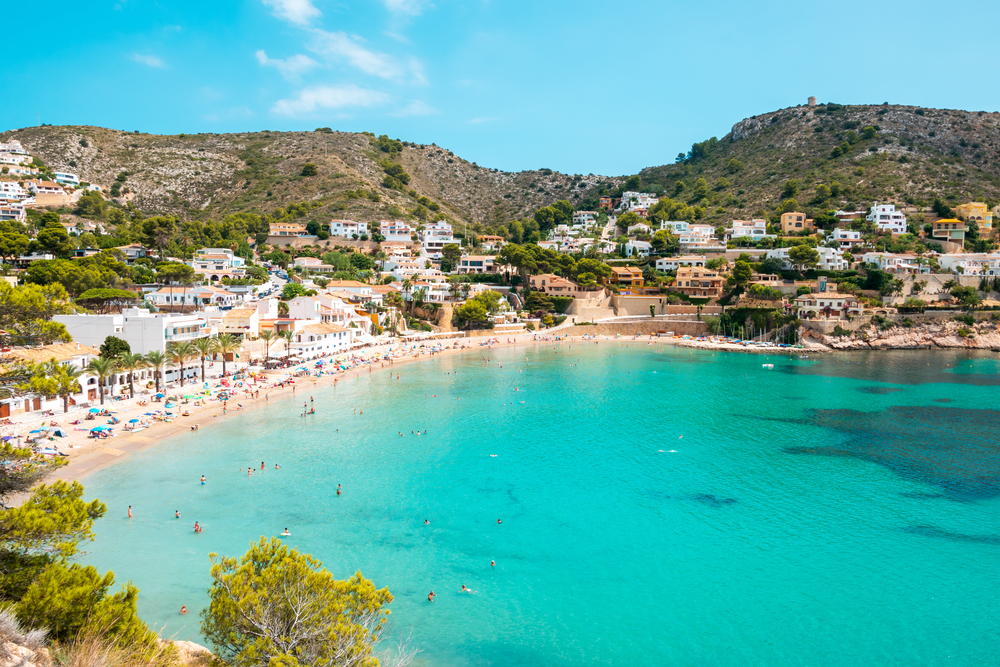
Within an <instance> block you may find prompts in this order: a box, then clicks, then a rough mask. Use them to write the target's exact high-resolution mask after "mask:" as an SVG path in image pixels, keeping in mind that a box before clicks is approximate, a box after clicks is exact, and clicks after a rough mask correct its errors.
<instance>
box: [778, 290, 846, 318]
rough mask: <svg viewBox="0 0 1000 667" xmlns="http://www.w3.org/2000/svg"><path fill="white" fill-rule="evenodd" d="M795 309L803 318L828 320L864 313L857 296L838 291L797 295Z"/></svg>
mask: <svg viewBox="0 0 1000 667" xmlns="http://www.w3.org/2000/svg"><path fill="white" fill-rule="evenodd" d="M795 311H796V313H797V314H798V316H799V317H800V318H802V319H807V318H808V319H827V320H830V319H832V320H842V319H846V318H850V317H857V316H859V315H861V314H862V313H863V310H862V308H861V302H860V301H858V298H857V297H856V296H854V295H852V294H838V293H837V292H816V293H815V294H803V295H802V296H799V297H796V298H795Z"/></svg>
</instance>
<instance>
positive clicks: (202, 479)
mask: <svg viewBox="0 0 1000 667" xmlns="http://www.w3.org/2000/svg"><path fill="white" fill-rule="evenodd" d="M201 483H202V484H204V483H205V476H204V475H202V476H201Z"/></svg>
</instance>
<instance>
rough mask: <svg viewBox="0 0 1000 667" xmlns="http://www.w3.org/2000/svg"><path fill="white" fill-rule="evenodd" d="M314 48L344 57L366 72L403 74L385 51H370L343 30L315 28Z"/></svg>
mask: <svg viewBox="0 0 1000 667" xmlns="http://www.w3.org/2000/svg"><path fill="white" fill-rule="evenodd" d="M312 34H313V36H314V38H315V39H314V40H313V44H312V50H314V51H316V52H317V53H321V54H323V55H326V56H333V57H335V58H344V59H346V60H347V62H349V63H350V64H351V65H353V66H354V67H357V68H358V69H359V70H361V71H362V72H364V73H365V74H372V75H374V76H380V77H382V78H383V79H393V78H397V77H399V76H400V75H401V74H402V71H401V70H400V67H399V65H397V64H396V63H395V62H394V61H393V59H392V58H390V57H389V56H387V55H385V54H384V53H376V52H374V51H369V50H368V49H366V48H365V47H363V46H361V45H360V44H358V43H357V42H356V41H355V40H353V39H351V38H350V37H348V36H347V34H345V33H343V32H327V31H325V30H318V29H317V30H313V31H312Z"/></svg>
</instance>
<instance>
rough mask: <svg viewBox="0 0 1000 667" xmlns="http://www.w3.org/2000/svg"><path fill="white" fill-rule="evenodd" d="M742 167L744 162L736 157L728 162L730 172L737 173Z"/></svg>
mask: <svg viewBox="0 0 1000 667" xmlns="http://www.w3.org/2000/svg"><path fill="white" fill-rule="evenodd" d="M742 168H743V163H742V162H740V161H739V160H737V159H736V158H732V159H731V160H729V162H727V163H726V171H728V172H729V173H730V174H735V173H736V172H738V171H739V170H740V169H742Z"/></svg>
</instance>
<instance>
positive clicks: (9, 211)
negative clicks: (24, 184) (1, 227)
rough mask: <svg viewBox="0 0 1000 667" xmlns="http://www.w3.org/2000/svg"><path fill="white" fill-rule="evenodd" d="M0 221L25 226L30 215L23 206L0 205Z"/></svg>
mask: <svg viewBox="0 0 1000 667" xmlns="http://www.w3.org/2000/svg"><path fill="white" fill-rule="evenodd" d="M0 220H15V221H17V222H20V223H21V224H24V223H26V222H27V221H28V214H27V212H26V211H25V210H24V205H23V204H15V203H9V204H0Z"/></svg>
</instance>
